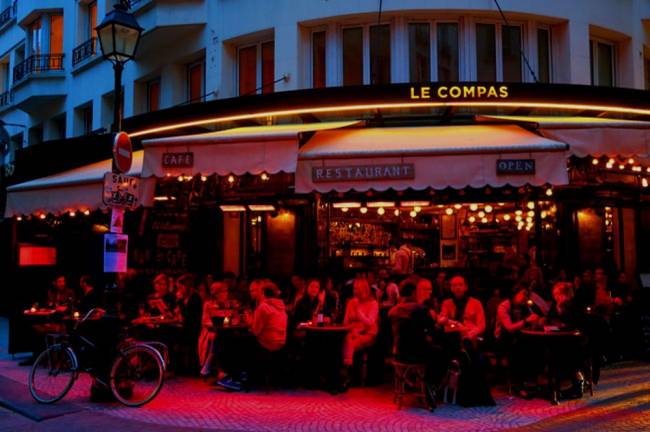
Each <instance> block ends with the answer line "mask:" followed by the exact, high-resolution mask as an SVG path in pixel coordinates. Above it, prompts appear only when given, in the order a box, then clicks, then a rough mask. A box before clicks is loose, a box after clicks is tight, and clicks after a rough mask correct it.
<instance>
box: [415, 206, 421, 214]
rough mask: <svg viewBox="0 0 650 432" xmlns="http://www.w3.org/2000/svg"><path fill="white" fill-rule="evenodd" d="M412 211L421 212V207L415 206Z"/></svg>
mask: <svg viewBox="0 0 650 432" xmlns="http://www.w3.org/2000/svg"><path fill="white" fill-rule="evenodd" d="M413 210H415V212H416V213H420V212H421V211H422V207H420V206H415V207H413Z"/></svg>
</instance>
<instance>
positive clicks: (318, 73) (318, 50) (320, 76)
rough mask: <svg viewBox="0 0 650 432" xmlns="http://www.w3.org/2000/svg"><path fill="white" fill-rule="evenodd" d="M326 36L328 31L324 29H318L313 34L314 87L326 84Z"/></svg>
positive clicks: (312, 79) (312, 63) (312, 64)
mask: <svg viewBox="0 0 650 432" xmlns="http://www.w3.org/2000/svg"><path fill="white" fill-rule="evenodd" d="M325 38H326V33H325V32H324V31H318V32H314V33H313V34H312V39H311V56H312V60H311V74H312V75H311V82H312V87H313V88H323V87H325V85H326V81H325V71H326V60H325Z"/></svg>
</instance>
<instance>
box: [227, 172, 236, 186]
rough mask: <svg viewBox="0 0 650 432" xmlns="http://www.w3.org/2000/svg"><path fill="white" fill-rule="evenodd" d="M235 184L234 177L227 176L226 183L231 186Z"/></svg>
mask: <svg viewBox="0 0 650 432" xmlns="http://www.w3.org/2000/svg"><path fill="white" fill-rule="evenodd" d="M234 182H235V176H234V175H232V174H231V175H229V176H228V183H230V184H233V183H234Z"/></svg>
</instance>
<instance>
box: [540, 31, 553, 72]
mask: <svg viewBox="0 0 650 432" xmlns="http://www.w3.org/2000/svg"><path fill="white" fill-rule="evenodd" d="M537 80H538V81H539V82H541V83H548V82H551V41H550V34H549V31H548V30H547V29H542V28H540V29H537Z"/></svg>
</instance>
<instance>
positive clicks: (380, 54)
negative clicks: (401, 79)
mask: <svg viewBox="0 0 650 432" xmlns="http://www.w3.org/2000/svg"><path fill="white" fill-rule="evenodd" d="M389 83H390V26H388V25H387V24H383V25H377V26H371V27H370V84H389Z"/></svg>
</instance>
